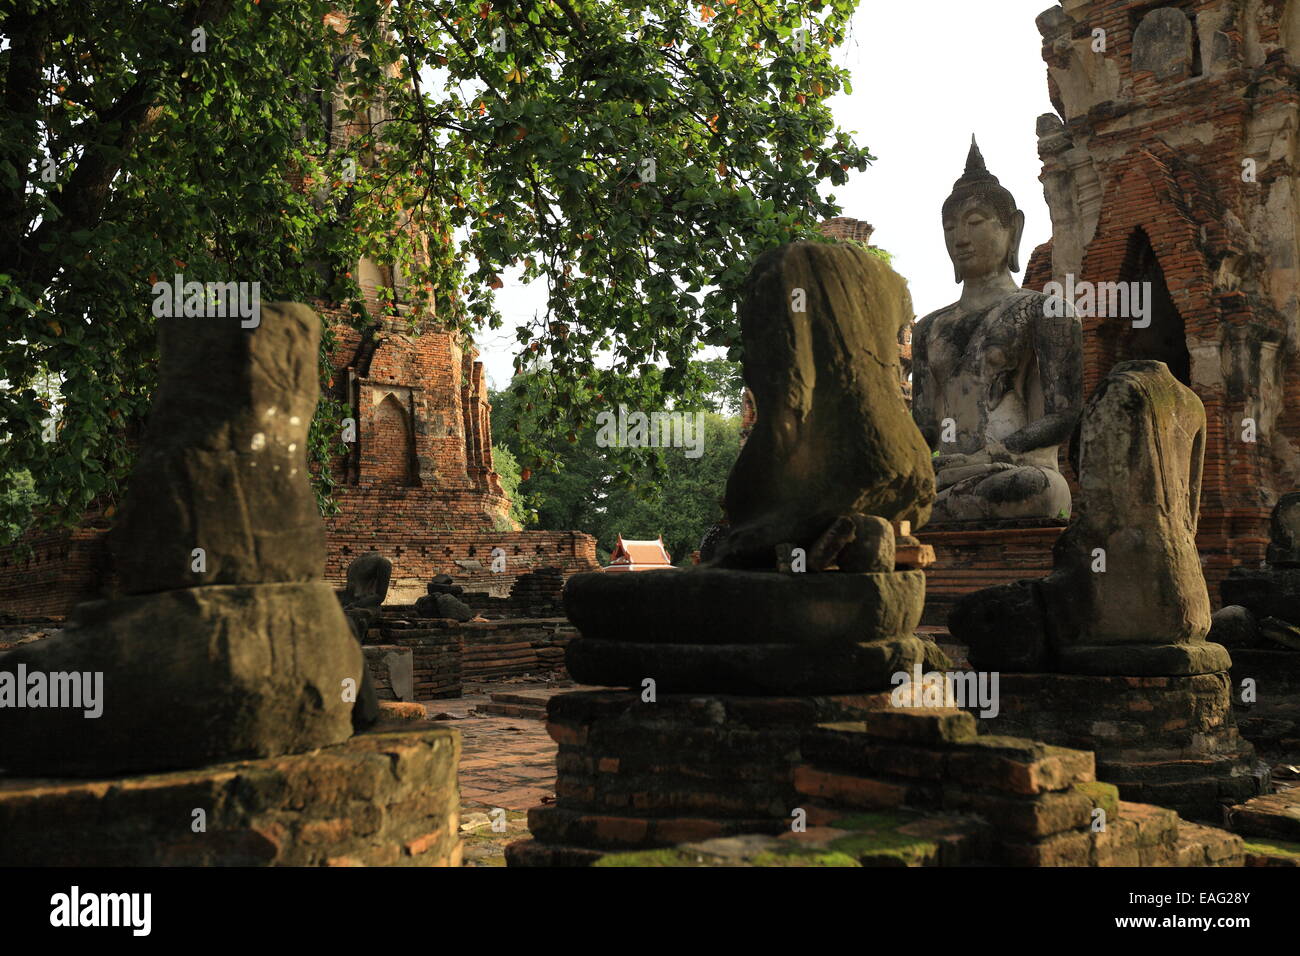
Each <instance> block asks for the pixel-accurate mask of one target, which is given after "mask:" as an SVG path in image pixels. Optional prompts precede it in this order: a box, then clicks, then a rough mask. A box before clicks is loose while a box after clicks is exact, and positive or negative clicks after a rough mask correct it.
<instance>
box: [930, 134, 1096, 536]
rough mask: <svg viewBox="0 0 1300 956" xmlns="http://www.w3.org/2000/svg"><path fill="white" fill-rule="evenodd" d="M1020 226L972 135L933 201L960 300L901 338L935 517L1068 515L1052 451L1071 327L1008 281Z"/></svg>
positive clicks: (1071, 348) (1069, 399)
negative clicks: (944, 190)
mask: <svg viewBox="0 0 1300 956" xmlns="http://www.w3.org/2000/svg"><path fill="white" fill-rule="evenodd" d="M1024 227H1025V214H1024V213H1023V212H1021V211H1020V210H1019V209H1017V208H1016V203H1015V200H1014V199H1013V198H1012V196H1011V193H1010V192H1008V191H1007V190H1006V189H1005V188H1004V187H1003V186H1001V185H999V184H998V180H997V177H996V176H994V175H993V174H992V173H990V172H989V171H988V170H987V169H986V168H985V166H984V159H983V157H982V156H981V155H980V151H979V147H978V146H976V145H975V141H974V139H973V138H972V140H971V148H970V155H969V156H968V158H967V160H966V171H965V173H963V175H962V177H961V178H960V179H958V180H957V182H956V183H955V184H954V186H953V191H952V195H950V196H949V197H948V199H947V200H946V201H945V202H944V204H943V229H944V236H945V239H946V241H947V247H948V256H949V258H951V259H952V263H953V267H954V269H955V271H956V280H957V282H959V283H961V286H962V292H961V298H960V299H958V300H957V301H956V302H955V303H953V304H952V305H949V306H946V307H945V308H942V309H939V310H938V311H936V312H931V313H930V314H929V315H927V316H925V317H924V318H922V319H921V320H920V322H918V323H917V325H916V329H915V331H914V334H913V337H912V348H913V355H912V417H913V418H914V419H915V420H916V424H917V426H918V427H919V428H920V429H921V433H922V434H923V435H924V436H925V438H926V441H927V442H928V443H929V445H930V448H931V450H932V451H933V452H936V453H937V454H936V457H935V458H934V471H935V479H936V489H937V492H938V495H937V498H936V500H935V504H934V512H933V518H932V520H933V521H935V522H945V521H976V522H981V521H997V520H1003V519H1017V518H1061V519H1064V518H1068V517H1069V515H1070V489H1069V487H1068V486H1067V484H1066V481H1065V478H1064V477H1063V476H1062V475H1061V473H1060V471H1059V469H1058V467H1057V449H1058V447H1059V446H1060V444H1061V443H1062V442H1063V441H1066V440H1067V439H1068V438H1069V437H1070V433H1071V432H1072V431H1073V430H1074V427H1075V424H1076V422H1077V421H1078V418H1079V412H1080V408H1081V406H1082V392H1083V366H1082V329H1081V326H1080V324H1079V319H1078V317H1077V316H1075V314H1074V310H1073V308H1072V307H1071V306H1070V305H1069V304H1068V303H1066V302H1064V301H1063V300H1060V299H1055V300H1054V297H1053V296H1049V295H1046V294H1044V293H1041V292H1033V291H1030V290H1027V289H1022V288H1020V287H1019V285H1017V283H1016V280H1015V279H1013V278H1012V276H1011V274H1012V273H1013V272H1018V271H1019V270H1020V264H1019V249H1020V239H1021V234H1022V233H1023V231H1024ZM1053 300H1054V301H1053ZM1049 302H1050V307H1048V304H1049Z"/></svg>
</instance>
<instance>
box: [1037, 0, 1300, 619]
mask: <svg viewBox="0 0 1300 956" xmlns="http://www.w3.org/2000/svg"><path fill="white" fill-rule="evenodd" d="M1155 6H1157V5H1155V4H1151V3H1135V2H1131V0H1128V2H1114V0H1065V2H1064V3H1063V4H1062V5H1061V7H1060V8H1053V9H1051V10H1048V11H1047V12H1045V13H1043V14H1042V15H1040V16H1039V18H1038V27H1039V30H1040V32H1041V33H1042V35H1043V59H1044V60H1045V61H1046V63H1047V75H1048V88H1049V91H1050V95H1051V99H1052V105H1053V106H1054V107H1056V110H1057V113H1059V116H1058V115H1056V114H1052V113H1048V114H1045V115H1043V116H1041V117H1040V118H1039V120H1038V150H1039V155H1040V157H1041V158H1042V161H1043V172H1042V176H1041V179H1042V182H1043V187H1044V191H1045V193H1046V197H1047V202H1048V206H1049V207H1050V210H1051V215H1052V227H1053V228H1052V240H1051V241H1050V242H1048V243H1046V244H1044V245H1042V246H1039V247H1038V248H1037V249H1036V250H1035V251H1034V254H1033V256H1032V258H1031V260H1030V263H1029V266H1028V269H1027V270H1026V274H1025V285H1026V287H1030V288H1034V289H1038V290H1041V289H1042V288H1043V287H1044V285H1045V284H1046V283H1047V282H1049V281H1053V280H1055V281H1056V282H1060V283H1063V284H1064V283H1065V282H1066V279H1067V277H1070V276H1072V277H1073V279H1074V282H1075V284H1076V285H1077V284H1078V283H1080V282H1090V283H1102V282H1125V283H1127V282H1143V281H1146V282H1150V283H1151V288H1152V293H1153V295H1152V303H1151V315H1150V326H1149V327H1147V328H1142V329H1138V328H1133V327H1132V323H1131V322H1130V321H1129V320H1128V319H1121V318H1105V317H1098V316H1084V317H1083V342H1084V370H1085V379H1084V392H1085V394H1090V393H1091V392H1092V390H1093V389H1094V388H1095V387H1096V385H1097V383H1098V382H1099V381H1100V380H1101V378H1102V377H1103V376H1104V375H1105V374H1106V373H1107V372H1108V371H1109V369H1110V368H1111V367H1112V366H1113V365H1114V364H1115V363H1116V362H1120V361H1125V360H1129V359H1158V360H1160V361H1164V362H1166V363H1167V364H1168V365H1169V368H1170V370H1171V371H1172V372H1173V373H1174V375H1175V376H1176V377H1177V378H1179V379H1180V380H1181V381H1182V382H1183V383H1184V384H1186V385H1189V386H1190V387H1191V388H1192V389H1193V390H1194V391H1195V392H1196V394H1197V395H1198V396H1199V397H1200V399H1201V401H1202V402H1203V403H1204V404H1205V410H1206V413H1207V414H1208V416H1209V436H1208V444H1207V448H1206V452H1205V472H1204V479H1203V486H1202V491H1201V514H1200V526H1199V534H1198V537H1197V544H1198V547H1199V550H1200V552H1201V556H1202V563H1203V565H1204V569H1205V575H1206V579H1207V582H1208V584H1209V589H1210V594H1211V596H1212V598H1213V599H1214V600H1215V601H1216V602H1217V599H1218V590H1219V587H1218V586H1219V582H1220V581H1221V580H1222V579H1223V577H1224V576H1225V575H1226V574H1227V572H1228V570H1229V568H1231V567H1232V566H1234V565H1249V566H1251V567H1254V566H1257V565H1258V564H1259V562H1260V561H1261V560H1262V559H1263V557H1264V550H1265V547H1266V545H1267V543H1268V531H1267V525H1268V519H1269V514H1270V511H1271V510H1272V508H1273V505H1274V503H1275V502H1276V501H1277V499H1278V497H1279V495H1281V494H1283V493H1285V492H1287V491H1289V490H1291V489H1293V488H1295V487H1296V486H1297V484H1298V483H1300V363H1297V362H1296V361H1295V354H1294V350H1295V342H1294V339H1293V336H1292V335H1291V334H1289V333H1288V329H1290V328H1294V326H1295V323H1296V319H1297V313H1298V311H1300V301H1298V300H1297V296H1296V271H1295V270H1296V266H1295V263H1296V261H1297V256H1298V255H1300V234H1298V232H1297V218H1296V207H1295V197H1294V194H1293V187H1292V183H1293V179H1294V176H1295V172H1296V145H1295V138H1294V125H1295V115H1296V108H1297V105H1298V104H1300V91H1297V89H1296V85H1295V82H1294V78H1295V68H1294V66H1293V65H1291V63H1290V62H1289V57H1288V54H1287V48H1288V47H1290V48H1291V49H1294V48H1295V44H1296V42H1297V39H1300V15H1298V14H1300V11H1297V9H1296V8H1295V5H1294V4H1292V5H1289V6H1288V5H1287V4H1285V3H1283V2H1281V0H1265V2H1262V3H1258V4H1252V5H1250V6H1251V7H1252V8H1254V9H1253V10H1252V11H1251V12H1249V13H1248V12H1246V11H1245V10H1243V9H1242V8H1243V5H1242V4H1237V3H1229V2H1225V0H1183V2H1178V3H1171V2H1166V3H1162V4H1159V5H1158V6H1159V7H1160V10H1158V11H1155V10H1153V7H1155ZM1103 42H1104V50H1102V49H1101V45H1102V43H1103ZM1062 118H1064V119H1063V121H1062Z"/></svg>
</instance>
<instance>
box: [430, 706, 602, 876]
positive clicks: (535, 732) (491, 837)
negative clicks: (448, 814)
mask: <svg viewBox="0 0 1300 956" xmlns="http://www.w3.org/2000/svg"><path fill="white" fill-rule="evenodd" d="M466 689H467V691H469V692H468V693H467V694H466V695H465V696H464V697H456V698H450V699H445V700H435V701H429V702H427V703H426V704H425V708H426V710H427V711H428V713H429V716H430V717H433V718H435V719H436V718H437V717H438V716H439V715H446V716H444V718H443V721H441V722H444V723H445V724H446V725H447V726H449V727H455V728H456V729H457V730H459V731H460V735H461V761H460V802H461V814H460V816H461V833H462V836H463V837H464V839H465V865H466V866H504V865H505V856H504V852H505V847H506V845H507V844H510V843H514V842H515V841H517V840H526V839H528V837H529V833H528V823H527V811H528V810H529V809H531V808H532V807H536V806H541V805H542V804H544V803H550V802H552V801H554V799H555V752H556V744H555V741H553V740H551V738H550V737H549V736H548V735H547V733H546V722H545V721H543V720H533V719H529V718H524V717H496V716H484V715H479V714H475V713H474V710H475V708H478V707H481V706H483V705H485V704H487V703H488V700H489V695H491V694H492V693H495V692H498V691H503V692H510V693H512V694H513V693H528V694H530V695H532V694H540V695H542V696H544V697H545V696H550V695H551V694H556V693H565V692H568V691H572V690H579V689H582V688H578V687H573V686H569V687H564V688H556V687H555V686H554V685H553V684H544V683H538V684H528V683H519V682H510V681H501V682H492V683H484V684H479V685H471V686H467V688H466ZM448 717H450V718H451V719H447V718H448ZM498 807H499V808H501V809H503V810H505V811H506V829H505V831H504V832H496V831H493V829H492V817H491V813H492V811H493V810H495V809H496V808H498Z"/></svg>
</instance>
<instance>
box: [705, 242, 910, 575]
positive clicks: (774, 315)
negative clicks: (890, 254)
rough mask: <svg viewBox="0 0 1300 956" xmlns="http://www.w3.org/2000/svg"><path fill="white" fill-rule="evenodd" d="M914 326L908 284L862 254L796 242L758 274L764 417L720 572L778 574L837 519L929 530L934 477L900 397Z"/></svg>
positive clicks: (753, 294)
mask: <svg viewBox="0 0 1300 956" xmlns="http://www.w3.org/2000/svg"><path fill="white" fill-rule="evenodd" d="M911 317H912V310H911V301H910V298H909V296H908V293H907V287H906V284H905V283H904V281H903V280H902V278H901V277H899V276H898V275H897V274H896V273H895V272H894V271H893V270H892V269H890V268H889V267H888V266H887V265H886V264H885V263H884V262H882V261H881V260H879V259H877V258H876V257H874V256H872V255H870V254H869V253H867V252H866V251H865V250H862V249H859V248H857V247H855V246H852V245H848V244H829V243H812V242H798V243H793V244H791V245H787V246H782V247H780V248H778V249H774V250H772V251H771V252H768V253H765V254H764V255H763V256H761V257H760V258H759V260H758V261H757V262H756V263H755V264H754V268H753V270H752V272H751V273H750V277H749V280H748V286H747V290H746V295H745V300H744V303H743V305H742V307H741V335H742V339H743V342H744V349H745V373H744V374H745V384H746V385H748V386H749V389H750V391H751V392H752V393H753V395H754V400H755V403H756V405H757V410H758V419H757V421H756V423H755V425H754V430H753V431H752V432H751V434H750V436H749V439H748V440H747V441H746V443H745V446H744V448H742V449H741V452H740V456H739V458H738V459H737V461H736V464H735V466H734V467H733V468H732V471H731V476H730V478H729V479H728V481H727V493H726V499H725V502H724V506H725V509H726V512H727V516H728V518H729V520H730V523H731V529H730V532H729V534H728V535H727V537H726V538H725V539H724V540H723V541H722V542H721V543H720V544H719V545H718V547H717V550H716V558H715V560H716V561H717V562H719V563H721V564H723V565H726V566H735V567H765V566H766V567H770V566H771V560H772V558H771V556H772V554H773V549H774V548H775V547H776V546H777V545H780V544H783V543H787V542H788V543H791V544H793V545H794V546H796V547H802V548H805V549H808V548H811V546H812V545H813V544H814V542H815V541H816V540H817V538H818V537H819V536H820V535H821V534H822V532H823V531H824V530H825V529H826V528H827V526H828V525H830V523H831V522H832V521H833V520H835V518H836V517H838V516H840V515H846V514H855V513H856V514H871V515H878V516H880V517H882V518H885V519H887V520H890V521H894V520H898V519H903V520H909V521H911V522H912V524H913V526H914V527H920V526H921V525H923V524H924V523H925V521H926V519H927V518H928V517H929V514H930V505H931V503H932V502H933V500H934V473H933V469H932V468H931V467H930V456H929V451H928V449H927V448H926V446H925V442H924V441H923V440H922V438H921V434H920V432H918V431H917V429H916V426H915V425H913V424H912V422H911V420H910V417H909V415H908V411H907V406H906V405H905V404H904V402H903V399H902V396H901V395H900V394H899V390H898V378H899V376H898V367H899V357H898V331H899V329H900V328H902V327H903V325H904V324H905V323H907V322H909V321H910V320H911Z"/></svg>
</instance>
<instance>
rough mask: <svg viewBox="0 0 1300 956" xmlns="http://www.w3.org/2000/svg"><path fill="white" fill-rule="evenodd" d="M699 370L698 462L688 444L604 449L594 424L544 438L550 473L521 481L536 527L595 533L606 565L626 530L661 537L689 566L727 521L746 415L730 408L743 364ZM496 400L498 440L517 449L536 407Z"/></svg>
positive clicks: (516, 399) (513, 397)
mask: <svg viewBox="0 0 1300 956" xmlns="http://www.w3.org/2000/svg"><path fill="white" fill-rule="evenodd" d="M699 366H700V367H699V368H693V369H692V372H691V374H693V375H700V376H704V379H703V380H702V382H703V383H702V384H701V385H700V388H701V390H702V394H704V396H705V398H706V402H705V406H704V407H701V408H698V409H689V410H685V411H690V412H692V413H693V412H696V411H698V412H699V413H700V414H701V415H702V416H703V441H702V446H701V450H702V454H701V455H700V456H699V457H697V458H688V457H687V456H686V454H685V451H686V450H685V449H683V448H651V449H627V448H617V447H612V448H602V447H601V446H600V445H599V444H598V443H597V438H598V432H599V428H598V425H597V422H596V421H595V419H594V418H593V420H592V421H591V423H590V424H588V425H586V426H584V427H581V428H579V429H578V430H577V431H575V432H572V433H570V435H569V436H567V437H564V438H555V437H550V438H546V437H543V438H541V439H540V440H541V441H543V442H545V443H546V445H545V449H546V450H545V456H544V457H545V459H546V463H547V466H548V467H546V468H544V469H542V470H539V471H538V472H536V473H534V472H533V471H532V470H531V469H529V468H524V469H523V470H522V472H521V475H520V477H521V479H522V480H521V483H520V485H519V493H520V494H522V495H526V496H527V507H528V508H529V509H531V510H532V511H535V513H536V516H537V517H536V522H537V527H539V528H541V529H545V530H554V531H585V532H587V533H588V534H591V535H594V536H595V538H596V540H597V550H598V552H599V556H600V558H601V560H602V561H607V560H608V559H609V553H610V551H611V549H612V548H613V547H614V543H615V541H616V540H617V538H618V536H619V535H620V534H621V535H623V537H625V538H657V537H659V536H660V535H662V536H663V539H664V545H665V547H667V548H668V552H669V554H671V555H672V557H673V559H674V562H675V563H686V562H689V560H690V554H691V552H692V551H694V550H695V549H696V548H698V547H699V542H700V539H701V538H702V537H703V536H704V533H705V532H706V531H707V530H708V529H709V527H710V526H712V525H713V523H714V522H716V521H717V520H718V518H719V517H720V516H721V507H720V501H721V498H722V495H723V493H724V491H725V487H726V480H727V475H728V474H729V473H730V471H731V466H732V464H733V463H734V462H735V460H736V455H737V454H739V450H740V418H739V416H738V415H735V414H734V413H731V411H730V410H731V409H732V408H733V407H738V406H739V401H740V399H739V396H740V386H739V373H738V367H737V366H736V365H735V363H732V362H727V361H726V360H716V361H714V362H704V363H699ZM526 374H545V370H544V369H543V370H536V371H534V372H532V373H526ZM491 400H492V428H493V434H494V435H495V436H496V440H497V442H498V444H499V445H500V446H501V447H502V448H503V449H504V450H510V449H512V448H514V447H518V445H519V444H520V443H521V439H520V434H521V432H525V431H528V430H531V429H533V428H534V427H535V424H534V418H533V416H534V414H535V413H536V411H537V410H536V408H535V407H531V406H532V403H531V402H529V401H527V400H526V399H525V398H524V397H521V396H520V395H517V394H516V393H515V392H514V391H513V390H507V391H504V392H494V393H493V394H492V396H491ZM714 408H717V409H727V411H728V413H727V414H723V413H721V412H719V411H715V410H713V409H714ZM606 410H609V411H614V412H615V414H617V410H615V409H606ZM634 410H636V409H629V411H634ZM643 410H644V409H643ZM629 462H632V463H633V464H632V465H631V466H630V465H629Z"/></svg>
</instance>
